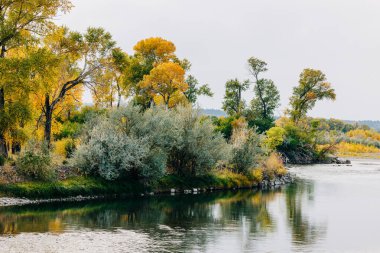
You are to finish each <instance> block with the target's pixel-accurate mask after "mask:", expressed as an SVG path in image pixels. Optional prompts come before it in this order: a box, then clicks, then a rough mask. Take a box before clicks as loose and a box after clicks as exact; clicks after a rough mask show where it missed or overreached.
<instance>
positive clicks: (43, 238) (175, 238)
mask: <svg viewBox="0 0 380 253" xmlns="http://www.w3.org/2000/svg"><path fill="white" fill-rule="evenodd" d="M291 171H292V172H293V173H296V174H297V176H298V177H299V180H297V183H295V184H293V185H290V186H287V187H283V188H282V189H278V190H274V191H266V192H261V191H250V190H245V191H231V192H214V193H202V194H197V195H176V196H153V197H144V198H138V199H125V200H119V201H104V200H103V201H91V202H81V203H59V204H57V203H55V204H40V205H29V206H21V207H3V208H0V234H1V235H0V252H28V253H29V252H44V253H45V252H68V253H73V252H91V253H94V252H225V253H227V252H380V233H379V230H380V161H375V160H355V161H353V164H352V166H337V165H314V166H300V167H294V168H291Z"/></svg>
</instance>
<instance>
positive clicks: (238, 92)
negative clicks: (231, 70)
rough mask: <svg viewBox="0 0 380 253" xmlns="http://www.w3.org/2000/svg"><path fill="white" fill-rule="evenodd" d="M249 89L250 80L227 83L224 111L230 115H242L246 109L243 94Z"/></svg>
mask: <svg viewBox="0 0 380 253" xmlns="http://www.w3.org/2000/svg"><path fill="white" fill-rule="evenodd" d="M248 88H249V80H246V81H243V82H240V81H239V80H238V79H231V80H228V81H227V82H226V93H225V95H224V101H223V110H225V111H226V112H227V113H228V114H229V115H235V114H236V115H240V114H241V113H242V111H243V109H244V107H245V103H244V100H243V99H242V92H243V91H246V90H247V89H248Z"/></svg>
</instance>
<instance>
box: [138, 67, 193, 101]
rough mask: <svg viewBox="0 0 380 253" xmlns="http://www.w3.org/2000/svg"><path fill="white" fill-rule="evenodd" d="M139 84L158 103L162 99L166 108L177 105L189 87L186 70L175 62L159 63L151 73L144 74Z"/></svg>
mask: <svg viewBox="0 0 380 253" xmlns="http://www.w3.org/2000/svg"><path fill="white" fill-rule="evenodd" d="M139 86H140V88H142V89H144V90H147V91H148V93H149V95H150V97H151V98H153V100H154V102H155V103H156V104H160V103H161V101H162V103H163V104H164V105H165V106H166V108H169V107H173V106H174V105H176V104H177V103H178V101H180V100H181V97H184V92H185V91H186V90H187V89H188V85H187V83H186V82H185V70H184V69H183V68H182V67H181V66H180V65H179V64H177V63H173V62H165V63H161V64H159V65H157V66H156V67H155V68H153V69H152V70H151V71H150V74H149V75H146V76H144V79H143V80H142V81H141V82H140V83H139Z"/></svg>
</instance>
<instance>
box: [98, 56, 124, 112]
mask: <svg viewBox="0 0 380 253" xmlns="http://www.w3.org/2000/svg"><path fill="white" fill-rule="evenodd" d="M127 66H128V55H127V54H126V53H125V52H123V51H122V50H121V49H120V48H115V49H113V50H112V54H111V55H110V56H109V57H108V58H107V59H105V62H104V67H103V68H99V69H98V70H97V71H96V72H95V73H94V74H93V75H92V78H91V91H92V96H93V99H94V102H95V105H96V106H102V107H113V106H114V105H116V107H120V104H121V100H122V97H123V96H126V95H128V89H129V87H128V86H126V82H125V73H126V70H127Z"/></svg>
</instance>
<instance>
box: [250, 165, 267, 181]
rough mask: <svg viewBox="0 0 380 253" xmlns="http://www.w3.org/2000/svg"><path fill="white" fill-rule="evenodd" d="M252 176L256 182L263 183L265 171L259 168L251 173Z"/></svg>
mask: <svg viewBox="0 0 380 253" xmlns="http://www.w3.org/2000/svg"><path fill="white" fill-rule="evenodd" d="M251 176H252V179H253V181H254V182H256V183H261V182H262V181H263V179H264V175H263V169H261V168H257V169H253V170H252V171H251Z"/></svg>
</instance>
